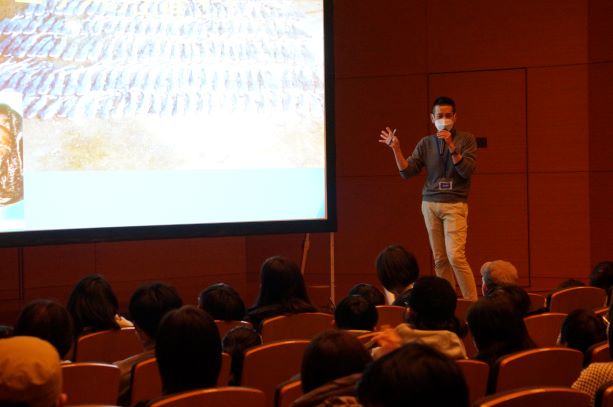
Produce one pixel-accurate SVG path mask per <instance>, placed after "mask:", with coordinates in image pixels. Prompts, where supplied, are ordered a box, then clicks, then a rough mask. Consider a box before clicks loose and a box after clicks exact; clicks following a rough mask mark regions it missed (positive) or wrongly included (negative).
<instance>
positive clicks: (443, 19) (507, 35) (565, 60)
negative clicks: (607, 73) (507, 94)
mask: <svg viewBox="0 0 613 407" xmlns="http://www.w3.org/2000/svg"><path fill="white" fill-rule="evenodd" d="M587 4H588V0H576V1H562V2H560V1H554V0H538V1H511V0H505V1H497V2H495V3H492V2H491V1H490V0H468V1H455V0H429V1H428V70H429V71H430V72H449V71H466V70H477V69H479V70H480V69H499V68H502V69H508V68H513V67H530V66H550V65H559V64H571V63H585V62H586V60H587Z"/></svg>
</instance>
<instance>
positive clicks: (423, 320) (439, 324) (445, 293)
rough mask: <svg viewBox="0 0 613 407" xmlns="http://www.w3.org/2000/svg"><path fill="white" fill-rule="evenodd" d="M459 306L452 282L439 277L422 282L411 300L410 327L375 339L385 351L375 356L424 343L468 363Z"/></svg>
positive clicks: (420, 281)
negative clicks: (405, 346)
mask: <svg viewBox="0 0 613 407" xmlns="http://www.w3.org/2000/svg"><path fill="white" fill-rule="evenodd" d="M456 304H457V297H456V292H455V290H454V289H453V288H452V287H451V284H450V283H449V281H447V280H445V279H444V278H440V277H435V276H425V277H421V278H419V279H418V280H417V281H416V282H415V284H414V286H413V290H412V293H411V296H410V297H409V309H408V315H407V320H406V323H403V324H400V325H398V326H397V327H396V328H394V329H387V330H385V331H383V332H381V333H380V334H378V335H377V336H375V338H374V341H375V342H377V343H378V344H379V345H380V347H381V348H378V349H375V350H373V354H374V355H375V357H380V356H381V355H382V354H385V353H387V352H390V351H391V350H394V349H396V348H398V347H400V346H401V345H403V344H406V343H411V342H420V343H424V344H426V345H429V346H432V347H434V348H436V349H437V350H439V351H440V352H442V353H444V354H445V355H447V356H449V357H451V358H454V359H465V358H466V350H465V349H464V344H463V343H462V340H461V339H460V337H462V336H464V334H465V332H464V328H463V327H462V325H461V323H460V321H459V320H458V319H457V317H456V316H455V307H456Z"/></svg>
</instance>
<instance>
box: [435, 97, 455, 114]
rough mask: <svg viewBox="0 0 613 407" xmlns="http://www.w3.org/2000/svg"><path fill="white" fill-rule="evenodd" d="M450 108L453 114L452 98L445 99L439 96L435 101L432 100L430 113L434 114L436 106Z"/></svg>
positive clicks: (453, 104) (453, 103)
mask: <svg viewBox="0 0 613 407" xmlns="http://www.w3.org/2000/svg"><path fill="white" fill-rule="evenodd" d="M442 105H445V106H451V108H452V109H453V113H455V102H454V101H453V99H452V98H450V97H447V96H439V97H437V98H436V99H434V102H432V112H433V113H434V108H435V107H436V106H442Z"/></svg>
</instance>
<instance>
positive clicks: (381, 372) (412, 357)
mask: <svg viewBox="0 0 613 407" xmlns="http://www.w3.org/2000/svg"><path fill="white" fill-rule="evenodd" d="M357 393H358V397H359V401H360V402H361V403H362V404H363V405H364V406H365V407H397V406H411V407H430V406H445V407H468V405H469V404H468V403H469V401H468V387H467V385H466V382H465V380H464V376H463V374H462V372H461V370H460V368H459V367H458V365H457V364H456V363H455V362H454V361H453V360H452V359H450V358H448V357H447V356H445V355H444V354H442V353H441V352H439V351H437V350H436V349H434V348H431V347H430V346H427V345H423V344H419V343H411V344H407V345H404V346H403V347H401V348H400V349H397V350H395V351H394V352H392V353H389V354H387V355H385V356H383V357H382V358H381V359H378V360H376V361H375V362H373V363H372V364H371V365H370V366H368V367H367V368H366V370H365V371H364V374H363V376H362V380H361V381H360V382H359V383H358V388H357Z"/></svg>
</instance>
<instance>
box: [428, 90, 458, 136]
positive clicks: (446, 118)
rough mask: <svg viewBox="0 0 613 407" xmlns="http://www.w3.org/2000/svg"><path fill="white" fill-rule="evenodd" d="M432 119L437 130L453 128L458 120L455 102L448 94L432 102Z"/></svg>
mask: <svg viewBox="0 0 613 407" xmlns="http://www.w3.org/2000/svg"><path fill="white" fill-rule="evenodd" d="M430 120H431V121H432V123H433V124H434V126H435V127H436V129H437V130H443V129H445V130H451V129H452V128H453V125H454V124H455V121H456V110H455V102H454V101H453V99H451V98H449V97H446V96H439V97H437V98H436V99H434V102H432V113H431V114H430Z"/></svg>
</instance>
